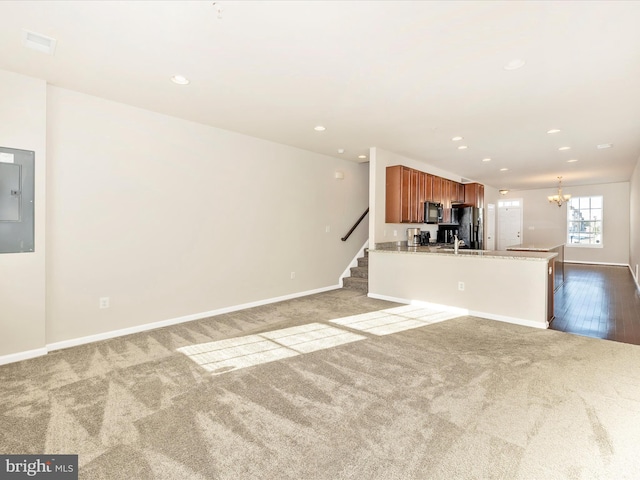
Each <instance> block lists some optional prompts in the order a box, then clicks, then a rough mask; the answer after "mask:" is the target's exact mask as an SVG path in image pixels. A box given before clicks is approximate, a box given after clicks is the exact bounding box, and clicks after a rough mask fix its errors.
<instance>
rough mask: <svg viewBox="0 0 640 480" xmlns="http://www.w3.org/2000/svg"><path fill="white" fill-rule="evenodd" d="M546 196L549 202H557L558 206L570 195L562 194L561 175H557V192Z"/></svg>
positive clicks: (566, 200) (567, 199)
mask: <svg viewBox="0 0 640 480" xmlns="http://www.w3.org/2000/svg"><path fill="white" fill-rule="evenodd" d="M547 198H548V199H549V203H557V204H558V206H559V207H561V206H562V204H563V203H566V202H568V201H569V199H570V198H571V195H563V194H562V177H558V194H557V195H549V196H548V197H547Z"/></svg>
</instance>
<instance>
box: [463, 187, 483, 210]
mask: <svg viewBox="0 0 640 480" xmlns="http://www.w3.org/2000/svg"><path fill="white" fill-rule="evenodd" d="M464 203H465V204H466V205H471V206H473V207H478V208H484V185H482V184H480V183H467V184H465V186H464Z"/></svg>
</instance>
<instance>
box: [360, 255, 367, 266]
mask: <svg viewBox="0 0 640 480" xmlns="http://www.w3.org/2000/svg"><path fill="white" fill-rule="evenodd" d="M358 266H359V267H368V266H369V257H360V258H358Z"/></svg>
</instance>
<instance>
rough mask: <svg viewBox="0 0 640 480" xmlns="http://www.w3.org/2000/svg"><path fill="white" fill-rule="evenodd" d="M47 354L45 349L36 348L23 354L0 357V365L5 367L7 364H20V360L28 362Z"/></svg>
mask: <svg viewBox="0 0 640 480" xmlns="http://www.w3.org/2000/svg"><path fill="white" fill-rule="evenodd" d="M46 354H47V349H46V348H36V349H35V350H27V351H25V352H19V353H11V354H9V355H3V356H1V357H0V365H6V364H7V363H14V362H21V361H22V360H29V359H30V358H36V357H41V356H43V355H46Z"/></svg>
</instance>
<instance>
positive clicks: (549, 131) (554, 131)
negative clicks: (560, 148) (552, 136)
mask: <svg viewBox="0 0 640 480" xmlns="http://www.w3.org/2000/svg"><path fill="white" fill-rule="evenodd" d="M561 131H562V130H558V129H557V128H552V129H551V130H547V133H559V132H561Z"/></svg>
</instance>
